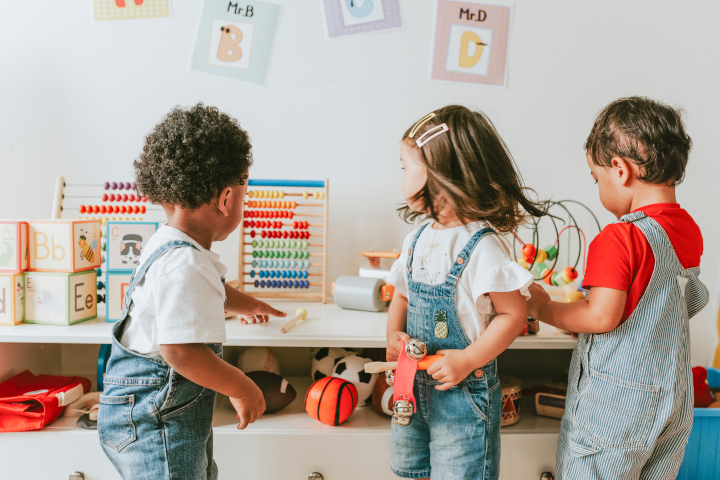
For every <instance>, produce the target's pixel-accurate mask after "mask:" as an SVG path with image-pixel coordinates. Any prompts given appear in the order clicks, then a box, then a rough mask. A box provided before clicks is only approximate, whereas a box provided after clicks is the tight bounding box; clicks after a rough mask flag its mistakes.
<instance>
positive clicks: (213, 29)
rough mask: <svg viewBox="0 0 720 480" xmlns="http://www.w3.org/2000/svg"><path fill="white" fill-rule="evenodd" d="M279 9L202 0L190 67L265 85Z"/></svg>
mask: <svg viewBox="0 0 720 480" xmlns="http://www.w3.org/2000/svg"><path fill="white" fill-rule="evenodd" d="M280 10H281V7H280V5H275V4H273V3H265V2H260V1H257V2H256V1H253V2H248V3H241V2H237V3H233V2H228V1H227V0H205V3H204V5H203V11H202V14H201V16H200V26H199V28H198V34H197V39H196V40H195V51H194V52H193V56H192V62H191V65H190V67H191V68H192V69H193V70H200V71H202V72H207V73H214V74H215V75H222V76H225V77H230V78H235V79H237V80H244V81H246V82H252V83H259V84H261V85H264V84H265V80H266V78H267V70H268V65H269V64H270V56H271V54H272V49H273V44H274V41H275V32H276V30H277V24H278V20H279V18H280Z"/></svg>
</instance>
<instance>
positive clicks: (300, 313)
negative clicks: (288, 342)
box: [280, 308, 307, 333]
mask: <svg viewBox="0 0 720 480" xmlns="http://www.w3.org/2000/svg"><path fill="white" fill-rule="evenodd" d="M305 317H307V311H306V310H305V309H304V308H298V309H297V311H296V312H295V316H294V317H293V318H291V319H290V321H288V322H287V323H286V324H285V326H284V327H282V328H281V329H280V331H281V332H282V333H287V332H289V331H290V329H291V328H293V327H294V326H295V325H296V324H297V323H298V322H300V321H302V320H305Z"/></svg>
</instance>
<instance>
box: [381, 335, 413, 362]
mask: <svg viewBox="0 0 720 480" xmlns="http://www.w3.org/2000/svg"><path fill="white" fill-rule="evenodd" d="M410 340H411V337H410V335H408V334H407V333H405V332H388V334H387V350H386V351H385V359H386V360H387V361H388V362H396V361H397V359H398V355H400V350H401V349H402V348H403V342H404V343H407V342H409V341H410Z"/></svg>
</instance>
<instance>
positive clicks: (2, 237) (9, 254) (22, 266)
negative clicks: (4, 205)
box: [0, 220, 28, 273]
mask: <svg viewBox="0 0 720 480" xmlns="http://www.w3.org/2000/svg"><path fill="white" fill-rule="evenodd" d="M27 240H28V224H27V222H21V221H13V220H0V273H20V272H24V271H25V270H27V268H28V250H27V244H28V242H27Z"/></svg>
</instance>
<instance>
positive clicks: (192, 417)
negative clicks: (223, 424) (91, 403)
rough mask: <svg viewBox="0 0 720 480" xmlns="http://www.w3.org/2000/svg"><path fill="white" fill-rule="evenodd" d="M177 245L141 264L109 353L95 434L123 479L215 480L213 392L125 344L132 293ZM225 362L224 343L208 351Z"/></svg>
mask: <svg viewBox="0 0 720 480" xmlns="http://www.w3.org/2000/svg"><path fill="white" fill-rule="evenodd" d="M185 247H191V248H195V249H196V250H197V247H195V246H194V245H192V244H191V243H189V242H183V241H173V242H168V243H166V244H164V245H162V246H160V247H159V248H158V249H157V250H155V251H154V252H153V253H152V254H151V255H150V257H149V258H148V259H147V260H146V261H145V262H144V263H142V265H141V263H138V265H137V267H136V268H135V271H134V272H133V274H132V276H131V277H130V285H129V288H128V291H127V293H126V294H125V299H124V300H123V314H122V317H121V319H120V321H119V322H118V323H117V324H116V325H115V327H114V328H113V333H112V337H113V338H112V353H111V354H110V359H109V360H108V364H107V374H106V376H105V389H104V391H103V395H101V396H100V411H99V413H98V432H99V436H100V443H101V445H102V448H103V450H104V451H105V454H106V455H107V456H108V458H109V459H110V461H112V463H113V465H115V468H116V469H117V471H118V472H119V473H120V475H121V476H122V478H123V479H125V480H143V479H147V480H157V479H186V478H187V479H193V480H195V479H216V478H217V465H215V461H214V460H213V438H212V428H211V426H212V416H213V408H214V405H215V392H214V391H212V390H209V389H206V388H203V387H201V386H200V385H197V384H195V383H193V382H191V381H189V380H187V379H186V378H184V377H182V376H181V375H180V374H178V373H177V372H176V371H174V370H173V369H172V368H171V367H170V366H169V365H168V364H167V363H166V362H165V361H164V360H163V359H162V358H160V357H153V356H149V355H141V354H138V353H135V352H132V351H130V350H128V349H127V348H125V347H124V346H123V345H122V344H121V343H120V338H121V336H122V333H123V330H124V329H123V325H124V323H125V320H126V319H127V316H128V310H129V309H130V303H131V302H132V293H133V290H134V289H135V287H136V286H137V284H138V283H139V282H140V281H141V280H142V279H143V277H144V276H145V273H146V272H147V269H148V268H149V267H150V265H152V263H153V262H154V261H155V260H157V259H158V258H159V257H161V256H162V255H163V254H165V253H167V252H168V251H169V250H171V249H173V248H185ZM208 346H209V347H210V348H211V349H212V350H213V351H214V352H215V353H216V354H217V355H218V356H219V357H221V358H222V344H219V343H217V344H211V345H208Z"/></svg>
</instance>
